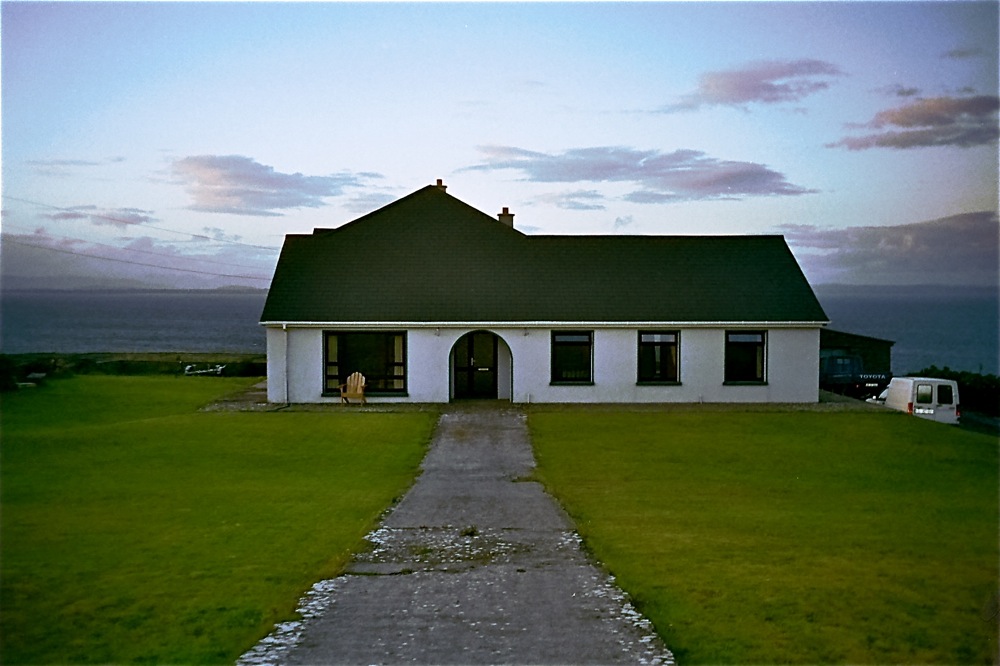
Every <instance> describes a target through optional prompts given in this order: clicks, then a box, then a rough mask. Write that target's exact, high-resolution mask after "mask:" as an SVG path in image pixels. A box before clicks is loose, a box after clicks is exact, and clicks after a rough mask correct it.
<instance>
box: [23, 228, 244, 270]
mask: <svg viewBox="0 0 1000 666" xmlns="http://www.w3.org/2000/svg"><path fill="white" fill-rule="evenodd" d="M4 227H5V228H6V227H14V228H16V229H24V230H27V229H28V228H27V227H25V226H22V225H19V224H10V223H9V222H7V223H4ZM45 235H46V237H48V238H58V239H62V240H68V241H77V242H80V243H87V244H89V245H97V246H100V247H106V248H108V249H109V250H118V251H124V252H139V253H141V254H150V255H153V256H154V257H165V258H167V259H180V260H183V261H199V262H202V263H206V264H217V265H219V266H234V267H236V268H249V269H250V270H254V269H256V268H257V267H256V266H248V265H246V264H234V263H232V262H228V261H215V260H213V259H204V258H202V257H199V256H196V255H176V254H165V253H163V252H153V251H152V250H140V249H139V248H135V247H118V246H115V245H108V244H107V243H100V242H98V241H90V240H86V239H84V238H78V237H75V236H63V235H60V234H52V233H49V232H48V231H46V232H45ZM6 237H7V238H8V239H10V240H13V241H14V242H17V240H18V237H13V238H11V237H10V235H9V234H8V235H6ZM23 244H25V243H22V245H23ZM34 247H49V246H43V245H38V246H34ZM77 254H81V255H85V256H93V257H95V258H98V259H101V258H104V257H102V256H101V255H89V254H85V253H83V252H77Z"/></svg>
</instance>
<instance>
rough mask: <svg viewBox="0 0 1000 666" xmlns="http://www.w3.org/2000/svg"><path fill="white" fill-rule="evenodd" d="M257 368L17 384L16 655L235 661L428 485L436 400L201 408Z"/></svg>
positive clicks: (0, 648) (6, 570)
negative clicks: (416, 481)
mask: <svg viewBox="0 0 1000 666" xmlns="http://www.w3.org/2000/svg"><path fill="white" fill-rule="evenodd" d="M249 381H254V380H246V379H226V378H206V377H102V376H81V377H76V378H73V379H66V380H60V381H53V382H50V383H49V384H48V385H46V386H44V387H42V388H39V389H35V390H29V391H20V392H18V393H16V394H5V395H3V403H2V421H0V425H2V437H3V441H2V450H0V453H2V461H0V462H2V465H0V502H2V506H3V513H2V522H0V538H2V547H0V548H2V551H0V662H2V663H4V664H19V663H68V662H74V663H80V662H91V663H92V662H100V663H123V662H156V663H164V662H169V663H219V662H230V663H231V662H232V661H233V660H235V659H236V658H237V657H238V656H239V655H240V654H241V653H242V652H243V651H245V650H246V649H248V648H249V647H251V646H252V645H253V644H254V643H255V642H256V641H257V640H259V639H260V638H261V637H263V636H264V635H265V634H266V633H267V632H268V631H269V630H270V629H271V627H272V625H273V624H274V623H275V622H276V621H280V620H283V619H289V618H291V617H293V613H294V608H295V605H296V602H297V600H298V599H299V597H300V596H301V595H302V593H303V592H304V591H305V590H306V589H308V588H309V587H310V586H311V585H312V584H313V583H314V582H315V581H317V580H319V579H322V578H324V577H329V576H332V575H334V574H336V573H337V572H338V571H339V570H340V569H341V568H342V566H343V565H344V564H345V563H346V561H347V559H348V557H349V555H350V554H351V552H352V551H355V550H357V549H358V548H360V547H363V540H362V537H363V535H364V534H365V533H366V532H367V531H368V530H370V529H371V528H372V527H373V526H374V525H375V524H376V523H377V519H378V516H379V515H380V513H381V512H382V511H383V510H384V509H386V508H387V507H388V506H389V505H390V504H391V502H392V500H393V499H394V498H396V497H398V496H400V495H401V494H402V493H403V492H405V490H406V489H407V488H408V487H409V485H410V484H411V483H412V480H413V478H414V476H415V474H416V471H417V468H418V465H419V462H420V460H421V458H422V456H423V454H424V452H425V449H426V444H427V442H428V441H429V437H430V433H431V429H432V427H433V422H434V417H433V415H432V414H428V413H397V414H374V413H351V412H350V411H348V410H344V412H313V413H306V412H291V413H290V412H274V413H221V412H212V413H207V412H198V411H197V408H198V406H200V405H202V404H205V403H206V402H209V401H210V400H211V399H213V398H214V397H217V396H219V395H222V394H225V393H228V392H230V391H233V390H237V389H239V388H242V387H245V386H247V384H248V383H249Z"/></svg>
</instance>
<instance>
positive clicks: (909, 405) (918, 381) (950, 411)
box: [872, 377, 961, 424]
mask: <svg viewBox="0 0 1000 666" xmlns="http://www.w3.org/2000/svg"><path fill="white" fill-rule="evenodd" d="M872 402H877V403H879V404H883V405H885V406H886V407H889V408H891V409H898V410H899V411H901V412H906V413H907V414H913V415H914V416H919V417H921V418H925V419H930V420H932V421H938V422H940V423H951V424H957V423H958V417H959V416H961V412H960V411H959V403H958V384H956V383H955V382H954V380H951V379H934V378H932V377H894V378H893V379H892V381H890V382H889V388H887V389H886V390H884V391H882V394H881V395H880V396H879V397H877V398H873V399H872Z"/></svg>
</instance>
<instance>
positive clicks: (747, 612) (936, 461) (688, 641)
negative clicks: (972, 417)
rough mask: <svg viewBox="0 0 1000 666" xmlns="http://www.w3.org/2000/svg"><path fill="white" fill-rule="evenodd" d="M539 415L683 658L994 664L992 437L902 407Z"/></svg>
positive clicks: (606, 541)
mask: <svg viewBox="0 0 1000 666" xmlns="http://www.w3.org/2000/svg"><path fill="white" fill-rule="evenodd" d="M529 425H530V427H531V432H532V435H533V438H534V445H535V450H536V455H537V458H538V463H539V467H538V476H539V477H540V478H541V480H542V481H543V482H544V483H545V484H546V485H547V486H548V488H549V489H550V490H551V491H552V492H553V493H554V494H555V495H557V496H558V498H559V499H560V500H561V501H562V502H563V503H564V505H565V506H566V507H567V509H568V510H569V512H570V514H571V515H572V516H573V518H574V519H575V520H576V522H577V526H578V528H579V530H580V532H581V534H582V535H583V537H584V540H585V543H586V544H587V546H588V547H589V548H590V549H591V550H592V551H593V553H594V554H595V556H596V557H597V558H598V559H599V560H601V561H602V562H603V563H605V564H606V565H607V566H608V568H609V569H610V570H611V571H612V572H613V573H614V574H615V575H616V576H617V577H618V580H619V582H620V584H621V585H622V586H623V587H624V588H625V589H626V590H627V591H629V592H630V593H631V595H632V596H633V598H634V600H635V601H636V604H637V606H639V608H640V609H641V610H642V611H643V612H644V613H646V614H647V615H648V616H649V617H650V619H651V620H652V621H653V622H654V624H655V625H656V627H657V629H658V631H659V632H660V634H661V635H662V636H663V637H664V639H665V640H666V643H667V645H668V647H670V648H671V649H672V650H673V651H674V653H675V655H676V657H677V659H678V661H679V663H681V664H699V663H701V664H704V663H848V662H850V663H863V664H870V663H881V664H889V663H949V664H971V663H995V661H994V660H995V659H996V646H997V616H996V599H997V597H996V595H997V586H998V561H1000V553H998V478H997V475H998V461H997V440H996V439H995V438H993V437H988V436H985V435H979V434H974V433H969V432H965V431H962V430H959V429H957V428H954V427H949V426H944V425H940V424H935V423H930V422H927V421H921V420H920V419H917V418H914V417H908V416H906V415H902V414H892V413H808V412H785V413H763V412H759V413H749V412H742V413H740V412H720V411H698V410H678V411H672V412H663V413H622V412H618V413H585V412H582V411H556V410H546V409H545V408H544V407H536V408H533V410H532V412H531V413H530V416H529Z"/></svg>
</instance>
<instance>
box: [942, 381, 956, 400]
mask: <svg viewBox="0 0 1000 666" xmlns="http://www.w3.org/2000/svg"><path fill="white" fill-rule="evenodd" d="M953 402H955V392H954V391H952V390H951V384H938V404H940V405H950V404H952V403H953Z"/></svg>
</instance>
